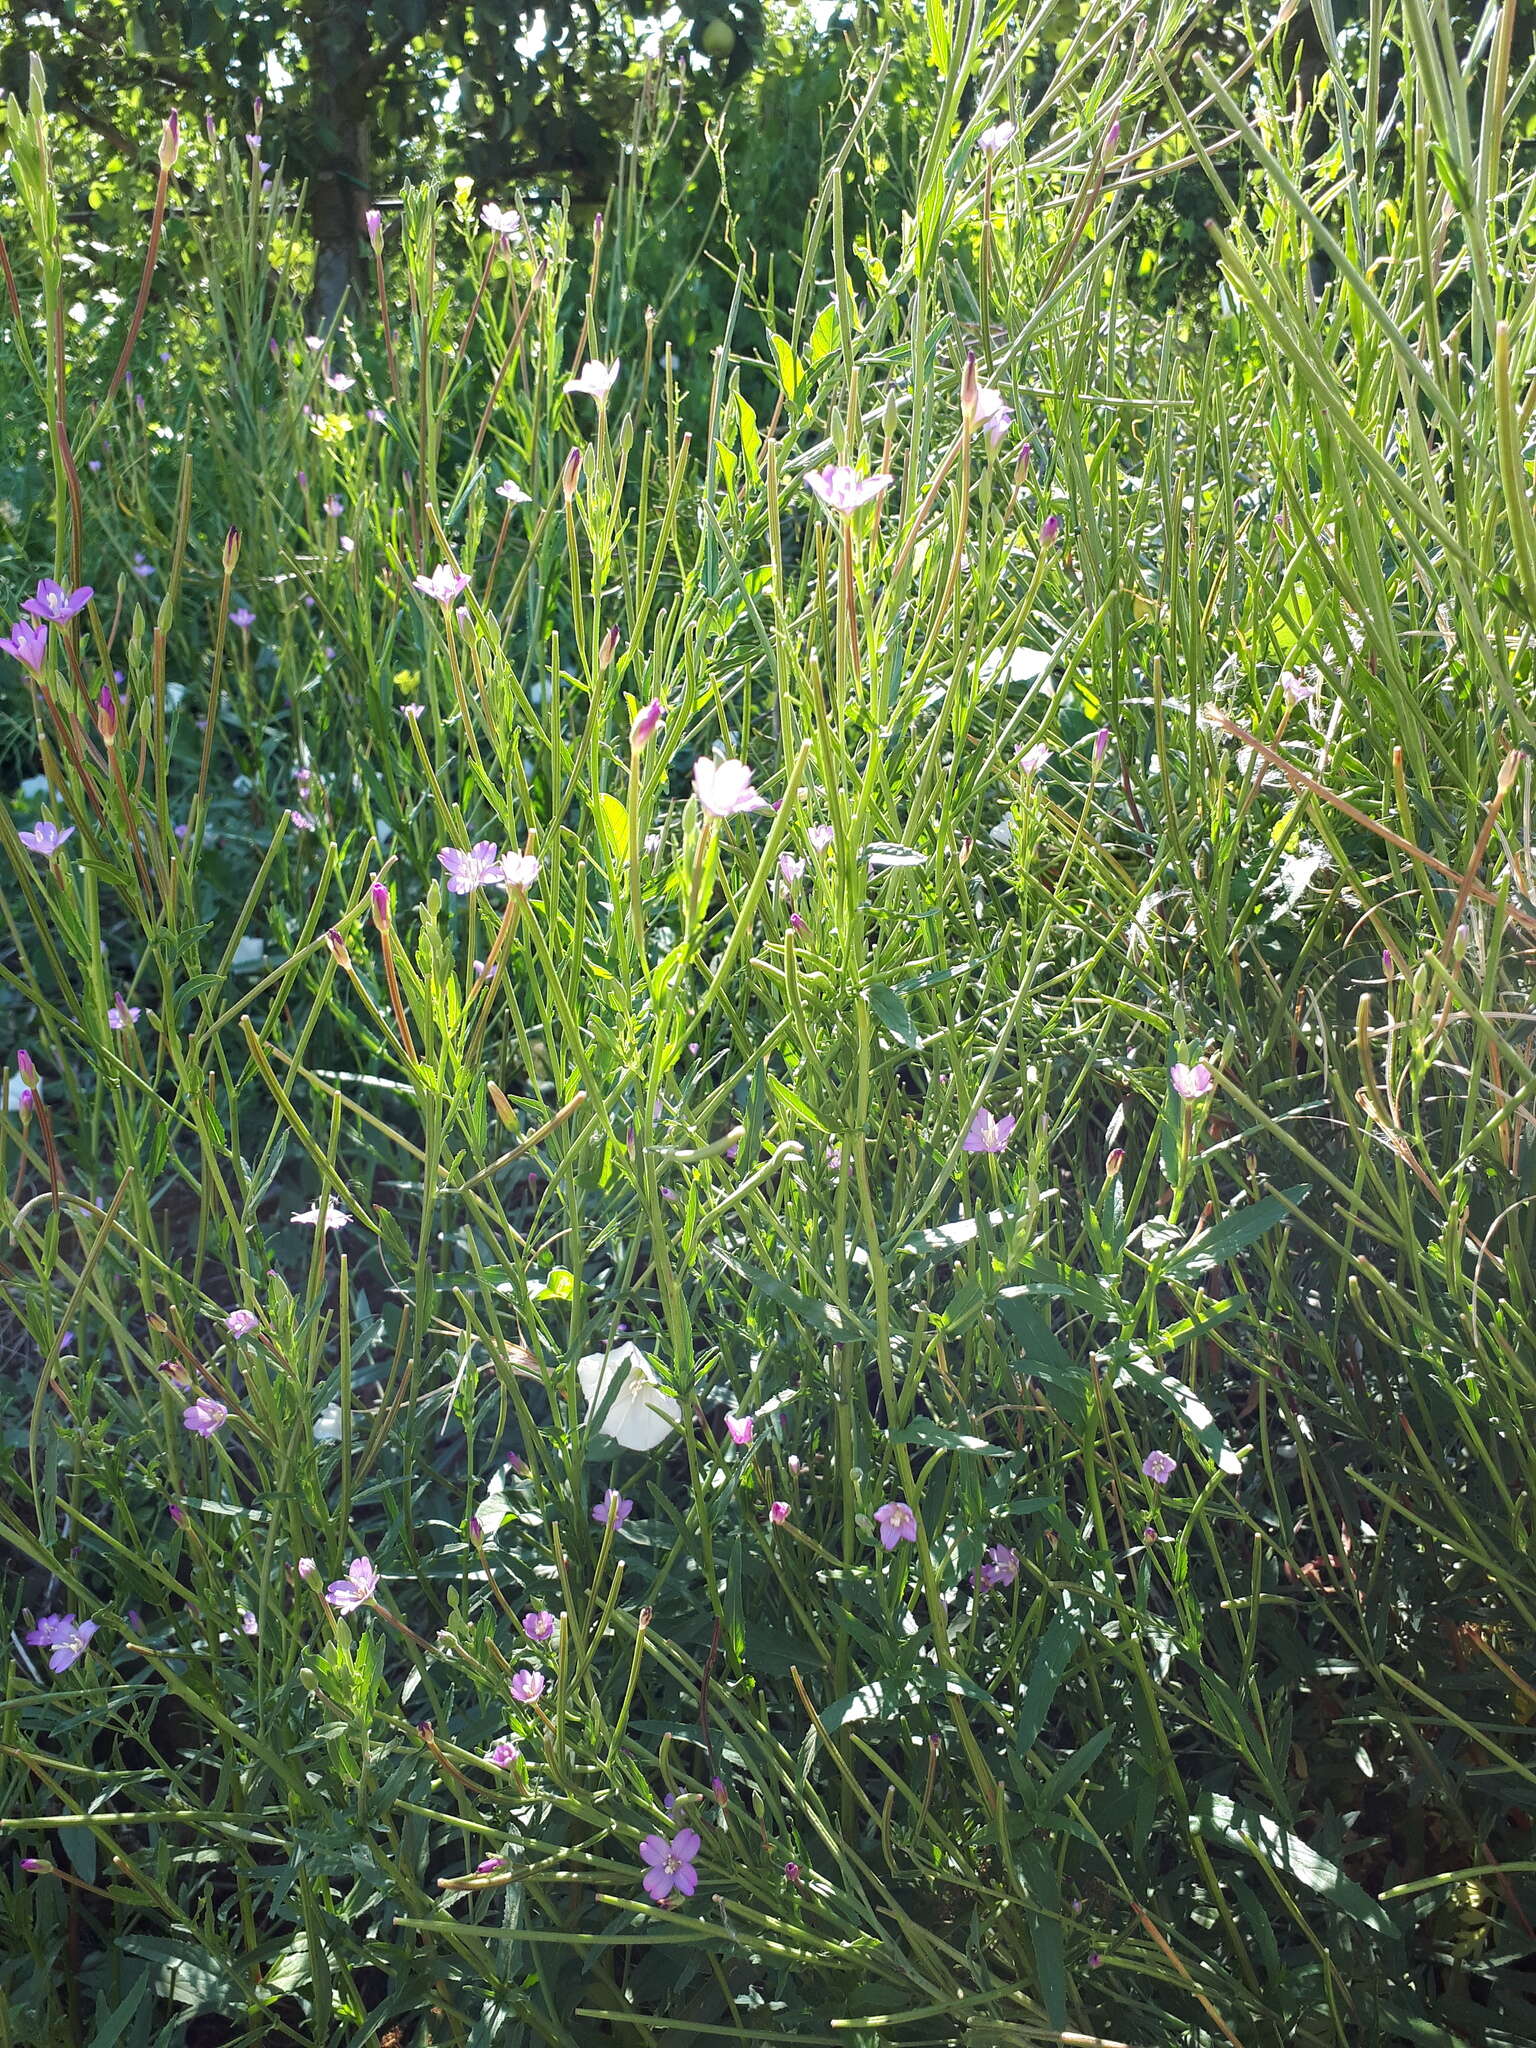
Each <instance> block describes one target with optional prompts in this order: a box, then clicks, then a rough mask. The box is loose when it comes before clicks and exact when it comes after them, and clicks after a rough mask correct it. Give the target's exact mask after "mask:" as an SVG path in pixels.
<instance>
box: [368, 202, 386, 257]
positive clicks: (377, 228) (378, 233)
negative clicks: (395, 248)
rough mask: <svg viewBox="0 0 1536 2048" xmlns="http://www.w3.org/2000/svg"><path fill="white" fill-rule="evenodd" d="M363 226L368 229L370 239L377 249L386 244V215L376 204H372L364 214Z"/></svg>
mask: <svg viewBox="0 0 1536 2048" xmlns="http://www.w3.org/2000/svg"><path fill="white" fill-rule="evenodd" d="M363 226H364V227H365V228H366V229H367V230H368V239H369V241H370V242H371V243H372V244H373V246H374V248H375V249H380V248H382V247H383V246H384V216H383V215H382V214H381V213H380V212H379V209H378V208H377V207H376V206H370V207H369V209H368V211H367V212H366V213H365V214H364V215H363Z"/></svg>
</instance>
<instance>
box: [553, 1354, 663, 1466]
mask: <svg viewBox="0 0 1536 2048" xmlns="http://www.w3.org/2000/svg"><path fill="white" fill-rule="evenodd" d="M576 1377H577V1379H578V1380H579V1381H580V1382H581V1391H582V1393H583V1394H584V1395H585V1397H586V1402H587V1423H588V1426H589V1427H590V1426H592V1425H593V1424H596V1425H597V1426H598V1427H599V1428H600V1429H601V1430H602V1433H603V1435H604V1436H607V1437H611V1438H612V1439H613V1441H614V1442H615V1443H616V1444H620V1445H622V1446H623V1448H624V1449H625V1450H626V1451H654V1450H655V1448H656V1446H657V1445H658V1444H660V1443H665V1441H666V1440H667V1438H668V1437H669V1436H670V1435H671V1434H672V1432H673V1430H674V1429H676V1428H677V1426H678V1424H679V1423H680V1422H681V1421H682V1419H683V1411H682V1409H681V1408H680V1407H679V1405H678V1403H677V1402H676V1401H675V1400H674V1399H673V1398H672V1396H671V1395H670V1394H669V1393H668V1392H667V1391H666V1389H665V1388H664V1387H663V1386H662V1384H661V1382H660V1381H659V1380H658V1379H657V1377H656V1373H655V1369H654V1368H653V1366H652V1365H651V1361H650V1360H649V1359H648V1358H647V1357H646V1355H645V1353H644V1352H643V1351H642V1350H641V1349H640V1347H639V1345H638V1344H620V1345H619V1346H618V1347H617V1348H616V1349H615V1350H612V1351H594V1352H592V1353H591V1354H590V1355H589V1356H588V1357H586V1358H581V1359H578V1360H577V1361H576Z"/></svg>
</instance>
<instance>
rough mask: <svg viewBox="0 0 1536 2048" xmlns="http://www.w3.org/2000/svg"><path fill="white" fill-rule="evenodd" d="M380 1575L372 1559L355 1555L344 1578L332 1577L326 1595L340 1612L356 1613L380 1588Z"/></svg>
mask: <svg viewBox="0 0 1536 2048" xmlns="http://www.w3.org/2000/svg"><path fill="white" fill-rule="evenodd" d="M378 1583H379V1575H378V1572H377V1571H376V1570H375V1568H374V1565H373V1562H372V1560H371V1559H369V1558H366V1557H354V1558H353V1560H352V1562H351V1563H350V1564H349V1565H348V1566H347V1576H346V1577H345V1578H344V1579H332V1581H331V1583H330V1584H329V1585H328V1586H327V1587H326V1589H325V1597H326V1599H327V1600H328V1601H329V1602H330V1604H331V1605H332V1607H334V1608H335V1609H336V1612H337V1613H338V1614H355V1613H356V1612H357V1610H358V1608H359V1607H366V1606H367V1605H368V1603H369V1602H370V1601H371V1600H372V1598H373V1596H374V1593H375V1591H376V1590H377V1588H378Z"/></svg>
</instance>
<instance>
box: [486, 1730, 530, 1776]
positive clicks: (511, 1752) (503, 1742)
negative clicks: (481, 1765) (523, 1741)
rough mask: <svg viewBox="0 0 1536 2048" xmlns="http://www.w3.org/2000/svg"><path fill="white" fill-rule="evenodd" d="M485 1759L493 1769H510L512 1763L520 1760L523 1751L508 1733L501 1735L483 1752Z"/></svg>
mask: <svg viewBox="0 0 1536 2048" xmlns="http://www.w3.org/2000/svg"><path fill="white" fill-rule="evenodd" d="M485 1760H486V1762H487V1763H488V1764H490V1765H491V1766H492V1768H493V1769H495V1770H498V1771H510V1770H511V1768H512V1766H513V1765H514V1764H517V1763H521V1762H522V1760H523V1753H522V1751H521V1750H520V1749H519V1748H518V1746H517V1744H516V1743H515V1742H514V1741H513V1740H512V1738H511V1736H510V1735H503V1736H501V1737H499V1738H498V1739H497V1740H496V1741H495V1742H493V1743H492V1744H491V1746H490V1748H489V1749H488V1750H487V1751H486V1752H485Z"/></svg>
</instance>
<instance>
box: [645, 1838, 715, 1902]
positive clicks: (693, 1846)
mask: <svg viewBox="0 0 1536 2048" xmlns="http://www.w3.org/2000/svg"><path fill="white" fill-rule="evenodd" d="M703 1846H704V1844H703V1842H702V1841H701V1840H700V1838H699V1836H698V1835H696V1834H695V1833H694V1831H693V1829H692V1828H684V1829H682V1831H681V1832H680V1833H678V1834H676V1835H674V1836H673V1837H672V1839H671V1841H670V1842H669V1841H668V1840H667V1839H666V1837H665V1836H664V1835H647V1836H646V1837H645V1840H644V1841H643V1842H642V1843H641V1844H640V1861H641V1862H642V1863H644V1864H645V1865H646V1866H647V1868H646V1873H645V1876H644V1878H643V1879H642V1883H643V1884H644V1886H645V1889H646V1890H647V1891H648V1892H649V1893H650V1895H651V1897H652V1898H653V1899H654V1900H655V1901H656V1903H657V1905H660V1904H661V1902H662V1900H663V1899H665V1898H668V1897H670V1895H671V1894H672V1893H673V1892H677V1893H679V1894H680V1895H681V1896H682V1897H683V1898H685V1899H691V1898H692V1897H693V1894H694V1892H695V1890H696V1889H697V1887H698V1882H699V1873H698V1872H697V1871H696V1870H695V1869H694V1867H693V1859H694V1858H695V1856H697V1855H698V1853H699V1851H700V1849H702V1848H703Z"/></svg>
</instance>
